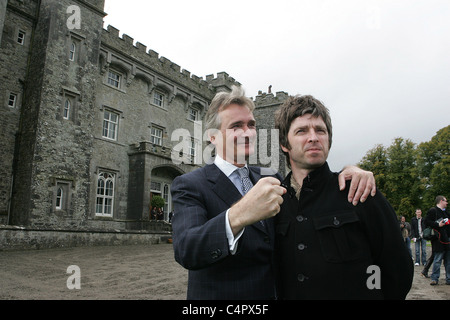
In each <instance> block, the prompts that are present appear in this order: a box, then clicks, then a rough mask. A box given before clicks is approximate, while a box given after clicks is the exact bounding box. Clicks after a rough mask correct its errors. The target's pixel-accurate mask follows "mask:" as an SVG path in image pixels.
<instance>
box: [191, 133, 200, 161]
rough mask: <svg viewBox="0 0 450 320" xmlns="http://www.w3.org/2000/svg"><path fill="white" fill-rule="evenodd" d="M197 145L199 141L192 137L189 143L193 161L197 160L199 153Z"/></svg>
mask: <svg viewBox="0 0 450 320" xmlns="http://www.w3.org/2000/svg"><path fill="white" fill-rule="evenodd" d="M197 145H198V144H197V141H196V140H195V139H194V138H191V143H190V145H189V156H190V158H191V162H192V163H193V162H194V161H195V157H196V155H197Z"/></svg>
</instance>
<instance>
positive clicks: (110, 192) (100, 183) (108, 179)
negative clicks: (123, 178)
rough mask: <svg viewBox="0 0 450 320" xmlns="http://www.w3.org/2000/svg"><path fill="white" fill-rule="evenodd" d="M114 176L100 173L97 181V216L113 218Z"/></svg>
mask: <svg viewBox="0 0 450 320" xmlns="http://www.w3.org/2000/svg"><path fill="white" fill-rule="evenodd" d="M113 206H114V175H112V174H110V173H106V172H100V173H99V175H98V179H97V199H96V205H95V214H96V215H97V216H106V217H112V216H113V209H114V208H113Z"/></svg>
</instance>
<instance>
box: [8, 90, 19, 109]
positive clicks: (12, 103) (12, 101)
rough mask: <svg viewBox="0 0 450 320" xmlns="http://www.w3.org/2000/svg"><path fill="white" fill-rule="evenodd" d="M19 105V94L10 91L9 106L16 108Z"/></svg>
mask: <svg viewBox="0 0 450 320" xmlns="http://www.w3.org/2000/svg"><path fill="white" fill-rule="evenodd" d="M16 106H17V94H15V93H10V94H9V99H8V107H10V108H15V107H16Z"/></svg>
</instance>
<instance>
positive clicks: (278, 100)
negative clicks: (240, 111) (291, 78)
mask: <svg viewBox="0 0 450 320" xmlns="http://www.w3.org/2000/svg"><path fill="white" fill-rule="evenodd" d="M288 97H289V94H288V93H287V92H284V91H279V92H277V93H276V95H275V96H274V95H273V93H263V92H262V91H259V92H258V95H257V96H256V98H255V100H254V102H255V105H256V106H257V107H258V108H261V107H271V106H275V105H280V104H282V103H283V102H284V101H285V100H286V99H287V98H288Z"/></svg>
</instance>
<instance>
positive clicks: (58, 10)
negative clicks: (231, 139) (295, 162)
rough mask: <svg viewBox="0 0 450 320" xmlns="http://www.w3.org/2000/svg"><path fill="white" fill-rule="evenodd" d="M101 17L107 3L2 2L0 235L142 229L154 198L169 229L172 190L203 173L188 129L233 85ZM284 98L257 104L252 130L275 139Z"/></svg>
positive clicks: (196, 139)
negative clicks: (6, 231)
mask: <svg viewBox="0 0 450 320" xmlns="http://www.w3.org/2000/svg"><path fill="white" fill-rule="evenodd" d="M103 10H104V0H70V1H69V0H0V63H1V65H2V68H1V70H0V77H1V82H0V148H1V150H2V152H1V158H0V175H1V177H2V178H1V179H0V224H2V223H3V224H10V225H20V226H26V227H28V228H37V229H39V230H41V229H55V228H63V229H65V230H86V229H92V230H110V229H117V230H119V229H120V230H141V229H146V226H147V225H148V220H149V212H150V199H151V197H152V196H154V195H161V196H162V197H164V198H165V200H166V207H165V208H164V209H165V219H166V220H167V218H168V213H169V212H170V211H171V200H170V185H171V182H172V181H173V179H174V178H175V177H176V176H178V175H181V174H183V173H186V172H189V171H192V170H195V169H196V168H198V167H199V166H201V165H203V161H200V162H199V161H195V162H192V161H191V160H192V159H193V158H192V157H193V155H194V153H195V154H196V157H197V158H196V160H198V158H199V157H202V150H203V149H204V148H205V142H204V141H203V139H202V137H203V134H202V131H200V132H201V134H200V135H198V134H197V135H196V134H195V133H196V132H197V133H198V130H200V129H202V128H200V129H198V127H195V125H197V126H198V124H201V120H202V119H203V117H204V115H205V112H206V110H207V108H208V106H209V103H210V102H211V99H212V98H213V97H214V95H215V94H216V93H217V92H219V91H222V90H230V89H231V87H232V86H233V85H240V84H239V83H238V82H237V81H236V80H235V79H233V78H232V77H230V76H229V75H228V74H227V73H225V72H221V73H218V74H217V76H214V75H207V76H206V79H205V80H204V79H203V78H201V77H198V76H195V75H193V74H191V73H190V72H189V71H187V70H184V69H181V68H180V66H178V65H177V64H175V63H173V62H171V61H170V60H169V59H167V58H165V57H160V56H159V55H158V53H157V52H155V51H153V50H148V49H147V48H146V46H145V45H143V44H142V43H140V42H137V43H136V44H134V39H133V38H131V37H130V36H128V35H123V36H122V37H120V36H119V30H118V29H116V28H114V27H112V26H108V27H107V29H104V28H103V18H104V16H105V15H106V13H104V12H103ZM286 96H287V95H286V94H285V93H283V92H280V93H277V94H276V96H274V95H273V94H271V93H269V94H262V93H261V95H259V96H257V97H256V100H255V103H256V105H257V109H256V111H255V116H256V117H257V121H258V126H259V128H266V129H270V128H272V127H273V123H272V122H273V110H274V108H276V107H277V106H278V105H279V104H280V103H281V102H282V101H283V99H285V98H286ZM200 127H201V125H200ZM180 128H183V129H184V130H186V132H189V133H190V135H191V137H192V139H190V140H189V141H186V144H183V145H182V144H181V140H180V139H178V140H177V139H174V141H172V140H173V136H174V133H175V132H176V131H177V130H179V129H180ZM196 130H197V131H196ZM269 140H270V133H269ZM180 145H182V148H180ZM177 147H178V148H177ZM269 150H270V149H269ZM277 155H278V151H277ZM174 157H175V158H177V159H181V160H183V162H182V163H175V162H174V161H173V159H174ZM279 159H281V160H280V165H277V166H278V168H284V163H283V162H282V157H279ZM200 160H202V159H200ZM272 162H273V161H272ZM280 171H281V172H282V173H283V172H284V170H280Z"/></svg>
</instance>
